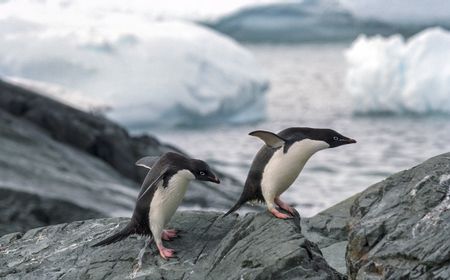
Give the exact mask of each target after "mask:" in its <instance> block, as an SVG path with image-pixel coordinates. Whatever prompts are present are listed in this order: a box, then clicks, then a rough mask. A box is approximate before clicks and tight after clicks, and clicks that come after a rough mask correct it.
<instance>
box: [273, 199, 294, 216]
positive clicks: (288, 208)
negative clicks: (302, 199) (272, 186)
mask: <svg viewBox="0 0 450 280" xmlns="http://www.w3.org/2000/svg"><path fill="white" fill-rule="evenodd" d="M275 203H276V204H277V205H278V206H280V208H281V209H283V210H284V211H287V212H289V213H291V215H292V216H295V210H294V208H293V207H291V206H290V205H289V204H287V203H286V202H284V201H282V200H281V199H280V198H278V197H277V198H275Z"/></svg>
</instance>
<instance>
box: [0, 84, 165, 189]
mask: <svg viewBox="0 0 450 280" xmlns="http://www.w3.org/2000/svg"><path fill="white" fill-rule="evenodd" d="M0 110H3V111H5V112H8V113H9V114H11V115H13V116H15V117H20V118H21V119H24V120H27V121H28V122H30V123H32V124H34V125H35V126H37V127H39V128H41V129H42V130H43V131H44V132H45V133H46V134H48V135H49V136H50V137H51V138H52V139H54V140H55V141H57V142H61V143H65V144H67V145H68V146H72V147H74V148H77V149H79V150H81V151H84V152H86V153H89V154H91V155H93V156H95V157H98V158H101V159H102V160H104V161H105V162H107V163H109V164H110V165H111V166H112V167H113V168H114V169H116V170H117V171H119V173H120V174H122V175H124V176H125V177H128V178H130V179H132V180H135V181H140V180H142V179H143V176H145V175H144V173H142V172H141V173H139V172H138V169H137V168H136V167H135V165H134V163H135V162H136V160H137V159H139V158H140V157H142V156H145V155H159V154H162V153H163V152H166V151H171V150H174V148H173V147H171V146H168V145H164V144H161V143H160V142H159V141H158V140H156V138H154V137H151V136H148V135H143V136H139V137H132V136H130V135H129V134H128V132H127V131H126V130H125V129H124V128H122V127H121V126H119V125H118V124H116V123H114V122H112V121H110V120H108V119H106V118H104V117H102V116H99V115H94V114H89V113H86V112H83V111H80V110H78V109H75V108H72V107H70V106H67V105H65V104H62V103H60V102H58V101H55V100H53V99H50V98H48V97H45V96H42V95H39V94H37V93H35V92H33V91H30V90H27V89H24V88H21V87H19V86H15V85H12V84H10V83H6V82H4V81H2V80H0Z"/></svg>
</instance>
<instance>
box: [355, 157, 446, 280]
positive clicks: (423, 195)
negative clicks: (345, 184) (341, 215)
mask: <svg viewBox="0 0 450 280" xmlns="http://www.w3.org/2000/svg"><path fill="white" fill-rule="evenodd" d="M449 209H450V153H447V154H443V155H440V156H437V157H434V158H431V159H429V160H427V161H426V162H424V163H422V164H420V165H418V166H416V167H414V168H412V169H410V170H406V171H403V172H400V173H397V174H395V175H393V176H391V177H389V178H387V179H386V180H384V181H382V182H380V183H377V184H375V185H373V186H371V187H370V188H368V189H367V190H365V191H364V192H363V193H362V194H361V195H360V196H358V197H357V198H356V199H355V202H354V204H353V205H352V207H351V216H352V222H351V224H350V227H349V230H350V231H349V241H348V242H349V243H348V249H347V267H348V271H349V276H350V277H351V278H352V279H450V239H449V236H450V211H449Z"/></svg>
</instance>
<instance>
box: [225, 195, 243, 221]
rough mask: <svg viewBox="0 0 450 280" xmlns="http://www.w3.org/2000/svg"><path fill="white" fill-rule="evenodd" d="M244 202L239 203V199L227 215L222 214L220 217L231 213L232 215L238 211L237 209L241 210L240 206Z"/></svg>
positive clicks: (226, 214)
mask: <svg viewBox="0 0 450 280" xmlns="http://www.w3.org/2000/svg"><path fill="white" fill-rule="evenodd" d="M244 203H245V202H243V201H241V200H240V199H239V200H238V202H236V204H235V205H234V206H233V207H231V209H230V210H228V212H227V213H225V214H223V215H222V217H225V216H228V215H230V214H231V213H233V212H234V211H236V210H238V209H239V208H241V206H242V205H243V204H244Z"/></svg>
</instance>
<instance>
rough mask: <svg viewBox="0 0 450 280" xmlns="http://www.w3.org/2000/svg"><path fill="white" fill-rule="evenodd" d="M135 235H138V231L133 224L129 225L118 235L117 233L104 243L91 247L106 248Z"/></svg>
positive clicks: (104, 240)
mask: <svg viewBox="0 0 450 280" xmlns="http://www.w3.org/2000/svg"><path fill="white" fill-rule="evenodd" d="M134 233H136V230H135V228H134V226H132V224H131V223H129V224H128V225H127V226H126V227H124V228H123V229H122V230H121V231H119V232H118V233H116V234H114V235H111V236H110V237H107V238H106V239H103V240H102V241H100V242H98V243H95V244H94V245H92V246H91V247H99V246H104V245H108V244H112V243H116V242H119V241H120V240H122V239H125V238H127V237H128V236H130V235H132V234H134Z"/></svg>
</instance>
